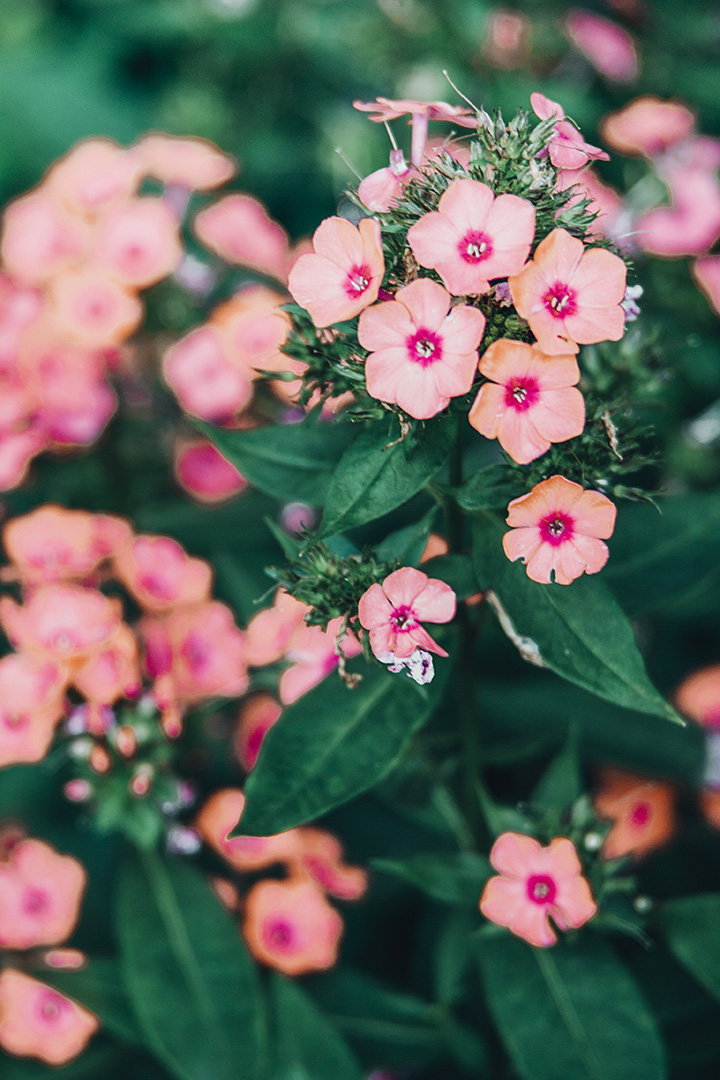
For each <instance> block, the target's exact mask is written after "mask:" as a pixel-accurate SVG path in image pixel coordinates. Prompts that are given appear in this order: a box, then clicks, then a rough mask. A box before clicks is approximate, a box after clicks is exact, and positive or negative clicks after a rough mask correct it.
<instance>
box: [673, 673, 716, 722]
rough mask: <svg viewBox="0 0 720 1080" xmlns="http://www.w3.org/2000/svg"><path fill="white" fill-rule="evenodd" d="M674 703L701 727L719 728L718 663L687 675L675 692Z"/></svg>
mask: <svg viewBox="0 0 720 1080" xmlns="http://www.w3.org/2000/svg"><path fill="white" fill-rule="evenodd" d="M675 704H676V705H677V707H678V709H679V710H680V712H681V713H684V715H685V716H689V717H690V719H691V720H695V721H696V722H697V723H698V724H702V726H703V727H706V728H717V729H720V664H712V665H711V666H710V667H706V668H701V669H700V671H695V672H693V674H692V675H689V676H688V677H687V679H685V680H684V682H683V683H681V685H680V686H679V687H678V689H677V691H676V692H675Z"/></svg>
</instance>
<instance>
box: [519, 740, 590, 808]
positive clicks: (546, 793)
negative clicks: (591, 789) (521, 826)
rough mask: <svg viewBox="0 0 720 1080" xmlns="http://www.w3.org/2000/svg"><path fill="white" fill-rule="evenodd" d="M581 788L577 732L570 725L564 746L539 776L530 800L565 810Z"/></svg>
mask: <svg viewBox="0 0 720 1080" xmlns="http://www.w3.org/2000/svg"><path fill="white" fill-rule="evenodd" d="M582 790H583V783H582V775H581V773H580V759H579V747H578V732H577V729H576V728H574V727H571V728H570V731H569V732H568V737H567V740H566V742H565V746H564V747H563V749H562V750H561V751H560V753H559V754H557V756H556V757H554V758H553V760H552V761H551V762H550V764H549V765H548V767H547V769H546V770H545V772H544V773H543V775H542V776H541V777H540V780H539V781H538V784H537V787H536V788H535V790H534V791H533V795H532V801H533V803H539V805H540V806H545V807H552V809H554V810H565V809H567V807H569V806H570V804H571V803H573V802H575V800H576V799H578V798H579V797H580V795H581V794H582Z"/></svg>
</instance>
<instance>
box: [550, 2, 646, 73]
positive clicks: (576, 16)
mask: <svg viewBox="0 0 720 1080" xmlns="http://www.w3.org/2000/svg"><path fill="white" fill-rule="evenodd" d="M565 32H566V33H567V35H568V37H569V38H570V40H571V41H572V43H573V45H575V47H576V48H577V49H579V50H580V52H581V53H583V55H584V56H586V57H587V59H588V60H589V61H590V63H591V64H592V65H593V67H594V68H595V69H596V70H597V71H599V72H600V74H601V75H604V76H605V77H606V78H607V79H609V80H610V81H611V82H618V83H621V82H632V80H633V79H634V78H635V77H636V76H637V72H638V58H637V50H636V48H635V42H634V41H633V39H632V37H631V36H630V34H628V32H627V30H623V28H622V27H621V26H618V25H617V23H614V22H611V21H610V19H603V18H601V17H600V16H599V15H594V14H593V13H592V12H590V11H580V10H578V11H571V12H570V14H569V15H568V17H567V20H566V22H565Z"/></svg>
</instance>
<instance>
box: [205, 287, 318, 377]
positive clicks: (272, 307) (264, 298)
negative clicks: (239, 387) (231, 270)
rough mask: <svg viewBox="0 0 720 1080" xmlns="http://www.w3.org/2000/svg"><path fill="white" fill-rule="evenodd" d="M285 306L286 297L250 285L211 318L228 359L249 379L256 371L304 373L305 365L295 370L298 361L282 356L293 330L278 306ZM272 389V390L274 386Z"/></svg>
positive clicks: (217, 309)
mask: <svg viewBox="0 0 720 1080" xmlns="http://www.w3.org/2000/svg"><path fill="white" fill-rule="evenodd" d="M286 302H287V297H284V296H281V295H280V293H278V292H275V290H274V289H266V288H265V286H264V285H250V286H245V288H243V289H239V290H238V292H236V293H235V295H234V296H232V297H231V298H230V299H229V300H227V301H226V302H225V303H224V304H221V305H220V307H218V308H216V309H215V311H214V312H213V314H212V317H211V320H210V321H211V324H212V325H213V326H215V327H217V328H218V330H220V332H221V333H222V335H223V338H224V339H225V341H226V342H227V352H228V355H229V356H230V357H231V358H232V360H233V363H234V364H235V365H236V366H237V367H240V368H244V369H246V370H247V372H248V374H249V376H250V378H252V379H254V378H257V375H258V372H259V371H291V370H292V371H294V373H295V374H296V375H301V374H302V373H303V371H304V370H305V364H302V363H300V366H299V367H298V366H297V365H298V361H296V360H293V359H292V358H291V357H289V356H286V355H285V353H283V352H281V349H282V346H283V345H284V344H285V342H286V340H287V337H288V334H289V333H290V329H291V326H292V324H291V322H290V316H289V315H288V313H287V312H286V311H283V310H282V308H281V306H280V305H281V304H284V303H286ZM271 385H272V386H273V388H274V385H275V384H274V383H273V384H271ZM299 385H300V384H298V388H299Z"/></svg>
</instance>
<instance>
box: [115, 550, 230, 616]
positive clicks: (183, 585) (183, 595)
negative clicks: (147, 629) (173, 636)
mask: <svg viewBox="0 0 720 1080" xmlns="http://www.w3.org/2000/svg"><path fill="white" fill-rule="evenodd" d="M114 563H115V572H116V574H117V576H118V578H119V579H120V581H122V582H123V584H124V585H126V586H127V588H128V589H129V590H130V592H131V593H132V594H133V596H134V597H135V599H136V600H137V601H138V603H140V604H141V605H142V606H143V607H144V608H146V610H148V611H167V610H169V609H170V608H172V607H175V606H176V605H178V604H196V603H199V602H201V601H203V600H207V599H208V598H209V596H210V586H211V584H212V569H211V568H210V565H209V564H208V563H206V562H205V561H204V560H203V559H193V558H191V557H190V556H189V555H188V554H187V553H186V552H185V551H184V550H183V548H182V547H181V546H180V544H178V542H177V541H176V540H171V539H170V537H169V536H136V537H134V538H133V539H132V540H130V541H128V543H127V544H125V545H124V546H123V547H122V548H121V549H120V550H119V551H118V552H117V553H116V555H115V560H114Z"/></svg>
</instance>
